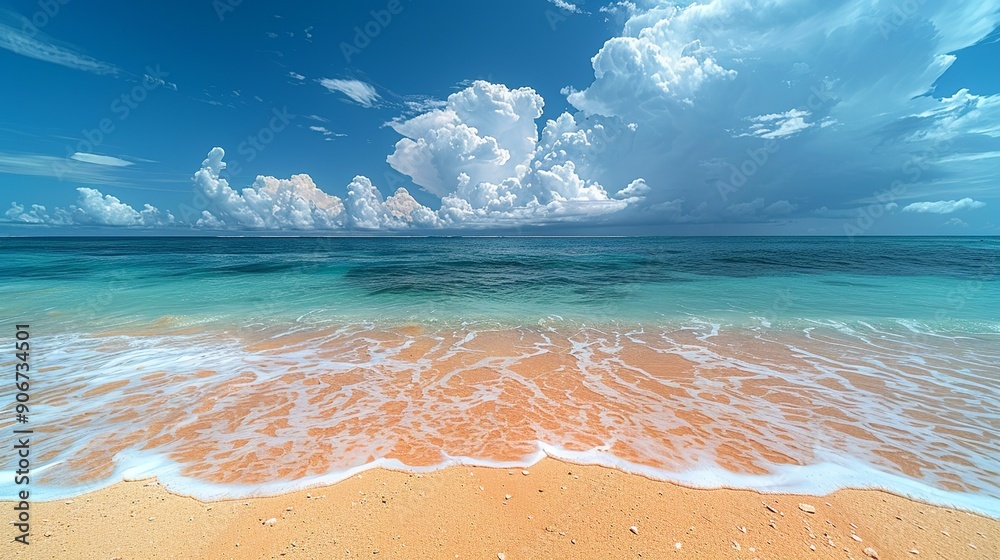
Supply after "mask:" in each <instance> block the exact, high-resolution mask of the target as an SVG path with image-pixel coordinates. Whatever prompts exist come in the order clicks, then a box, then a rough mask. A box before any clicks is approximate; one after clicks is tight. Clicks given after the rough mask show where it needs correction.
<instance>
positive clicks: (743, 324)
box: [0, 238, 1000, 517]
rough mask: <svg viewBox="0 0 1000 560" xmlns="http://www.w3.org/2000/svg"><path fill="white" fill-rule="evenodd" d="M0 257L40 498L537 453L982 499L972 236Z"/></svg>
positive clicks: (214, 485)
mask: <svg viewBox="0 0 1000 560" xmlns="http://www.w3.org/2000/svg"><path fill="white" fill-rule="evenodd" d="M0 255H2V257H3V262H4V263H5V266H4V267H3V268H2V269H0V312H2V314H3V316H4V317H7V321H8V323H9V326H10V327H11V330H10V333H11V334H10V336H11V337H13V329H12V326H13V324H15V323H17V324H23V323H28V324H30V325H31V333H32V334H31V337H32V338H31V341H32V364H33V365H32V369H33V371H34V372H36V373H35V375H34V377H33V379H32V401H31V426H32V427H33V428H34V429H35V430H36V431H37V432H38V433H39V434H40V435H39V437H38V441H37V442H36V444H35V448H34V450H33V453H37V455H36V456H37V457H44V459H42V460H40V461H41V462H40V463H39V464H36V465H35V467H36V468H37V469H38V470H37V473H38V474H39V475H40V476H39V478H38V482H37V486H36V487H35V488H34V489H33V494H32V495H33V496H38V497H41V498H44V499H56V498H63V497H69V496H75V495H78V494H80V493H82V492H85V491H88V490H92V489H94V488H99V487H102V486H106V485H108V484H112V483H114V482H116V481H119V480H122V479H130V478H137V477H146V476H156V477H158V478H159V479H160V481H161V482H163V483H164V484H165V485H167V486H168V488H170V489H171V490H173V491H176V492H179V493H183V494H188V495H194V496H197V497H201V498H205V499H214V498H225V497H243V496H250V495H258V494H269V493H276V492H282V491H287V490H291V489H296V488H303V487H308V486H312V485H317V484H323V483H329V482H335V481H337V480H340V479H342V478H344V477H346V476H350V475H351V474H353V473H356V472H358V471H360V470H363V469H366V468H372V467H375V466H388V467H392V468H400V469H411V470H421V469H424V470H425V469H431V468H440V467H443V466H447V465H451V464H457V463H461V464H480V465H493V466H509V465H528V464H531V463H533V462H535V461H537V460H538V459H540V458H541V457H543V456H546V455H547V456H553V457H559V458H562V459H566V460H570V461H576V462H581V463H593V464H602V465H607V466H611V467H615V468H620V469H624V470H627V471H631V472H639V473H642V474H645V475H647V476H651V477H654V478H661V479H666V480H673V481H677V482H682V483H686V484H691V485H696V486H705V487H715V486H729V487H745V488H754V489H757V490H761V491H781V492H802V493H825V492H829V491H832V490H835V489H837V488H841V487H879V488H885V489H888V490H891V491H894V492H897V493H900V494H904V495H907V496H912V497H915V498H919V499H923V500H927V501H931V502H934V503H940V504H948V505H953V506H957V507H963V508H967V509H971V510H975V511H980V512H983V513H986V514H989V515H993V516H995V517H1000V459H998V457H1000V448H998V446H997V441H998V440H1000V437H998V436H1000V365H998V364H1000V238H985V239H978V238H976V239H972V238H859V239H855V240H853V241H852V240H849V239H844V238H332V239H331V238H319V239H314V238H280V239H278V238H270V239H259V238H90V239H62V238H34V239H13V238H11V239H3V240H0ZM12 364H13V362H11V361H4V362H3V364H2V365H3V366H4V367H10V366H11V365H12ZM13 399H14V395H13V392H12V388H11V387H10V386H3V387H2V388H0V403H13V402H14V400H13ZM4 406H6V405H4ZM138 411H141V414H139V412H138ZM12 426H13V420H12V419H11V418H0V429H2V430H7V429H10V428H11V427H12ZM414 442H416V443H414ZM274 458H280V459H281V460H280V461H275V460H274ZM0 468H3V467H0ZM9 475H12V473H10V472H8V471H2V472H0V497H6V496H12V495H13V492H14V491H15V488H14V487H13V486H11V482H10V481H12V480H13V476H9Z"/></svg>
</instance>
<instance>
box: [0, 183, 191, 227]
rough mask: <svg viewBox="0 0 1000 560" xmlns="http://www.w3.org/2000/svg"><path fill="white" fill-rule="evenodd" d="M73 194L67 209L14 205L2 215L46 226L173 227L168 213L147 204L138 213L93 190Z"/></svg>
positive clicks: (84, 188)
mask: <svg viewBox="0 0 1000 560" xmlns="http://www.w3.org/2000/svg"><path fill="white" fill-rule="evenodd" d="M77 192H78V194H79V196H78V198H77V203H76V204H75V205H71V206H69V207H68V208H56V209H54V210H53V211H52V212H51V213H49V212H48V211H47V209H46V208H45V207H44V206H41V205H38V204H34V205H32V206H31V209H30V210H25V208H24V207H23V206H21V205H19V204H17V203H16V202H14V203H11V208H10V209H9V210H7V212H6V213H5V216H6V217H7V219H8V220H10V221H12V222H16V223H24V224H39V225H50V226H110V227H154V226H170V225H173V224H174V217H173V215H172V214H171V213H170V212H165V213H164V212H161V211H160V210H158V209H157V208H155V207H153V206H151V205H149V204H146V205H145V206H144V207H143V209H142V210H136V209H135V208H133V207H131V206H129V205H128V204H125V203H124V202H122V201H121V200H119V199H118V198H117V197H114V196H111V195H104V194H102V193H101V192H100V191H98V190H96V189H91V188H86V187H80V188H78V189H77Z"/></svg>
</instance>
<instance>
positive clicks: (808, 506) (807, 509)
mask: <svg viewBox="0 0 1000 560" xmlns="http://www.w3.org/2000/svg"><path fill="white" fill-rule="evenodd" d="M799 509H801V510H802V511H804V512H806V513H816V508H814V507H813V506H812V505H811V504H799Z"/></svg>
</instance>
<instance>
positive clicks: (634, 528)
mask: <svg viewBox="0 0 1000 560" xmlns="http://www.w3.org/2000/svg"><path fill="white" fill-rule="evenodd" d="M628 530H629V531H631V532H632V534H633V535H638V534H639V528H638V527H636V526H635V525H632V526H631V527H629V528H628Z"/></svg>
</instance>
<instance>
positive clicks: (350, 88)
mask: <svg viewBox="0 0 1000 560" xmlns="http://www.w3.org/2000/svg"><path fill="white" fill-rule="evenodd" d="M319 84H320V85H321V86H323V87H325V88H326V89H328V90H330V91H332V92H340V93H343V94H344V95H346V96H347V97H349V98H351V99H352V100H353V101H354V102H355V103H357V104H358V105H361V106H362V107H365V108H369V109H370V108H372V107H374V106H375V104H376V103H377V102H378V101H379V99H380V97H379V94H378V92H376V91H375V88H374V87H372V85H371V84H367V83H365V82H362V81H360V80H334V79H330V78H323V79H321V80H319Z"/></svg>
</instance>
